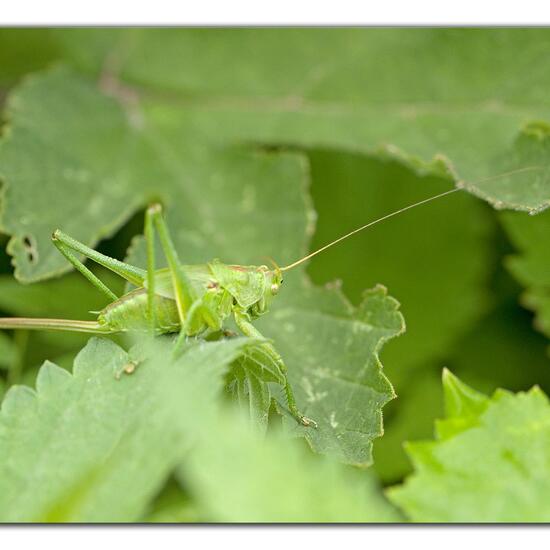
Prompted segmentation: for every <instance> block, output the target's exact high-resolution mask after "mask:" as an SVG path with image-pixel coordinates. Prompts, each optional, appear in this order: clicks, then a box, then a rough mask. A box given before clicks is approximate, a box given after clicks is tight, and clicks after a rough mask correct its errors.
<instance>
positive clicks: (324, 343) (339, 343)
mask: <svg viewBox="0 0 550 550" xmlns="http://www.w3.org/2000/svg"><path fill="white" fill-rule="evenodd" d="M289 279H291V276H290V275H289V276H287V277H286V279H285V286H286V288H285V291H284V292H283V293H281V296H280V298H279V303H278V304H277V306H274V307H273V311H272V312H271V314H270V315H268V316H266V317H265V318H262V319H260V320H259V322H258V323H257V325H258V327H259V328H260V330H262V331H263V333H264V334H265V335H266V336H267V337H269V338H273V340H274V342H275V345H276V347H277V350H278V351H279V352H280V353H281V355H282V356H283V358H284V360H285V362H286V363H287V365H288V369H289V378H290V381H291V384H292V388H293V390H294V393H295V394H296V399H297V401H298V405H299V407H300V408H301V410H302V412H303V413H304V414H305V415H306V416H308V417H309V418H312V419H313V420H315V421H316V422H317V424H318V428H317V429H315V430H312V429H310V428H304V427H302V426H299V425H298V424H297V423H296V421H295V420H294V419H292V418H291V417H290V416H289V415H286V422H285V426H286V428H287V431H288V432H289V433H290V434H292V435H295V436H298V435H300V436H303V437H305V438H306V439H307V440H308V442H309V444H310V445H311V446H312V448H313V449H314V450H315V451H317V452H321V453H328V454H330V455H331V456H333V457H336V458H338V459H339V460H341V461H343V462H347V463H351V464H360V465H369V464H370V463H371V462H372V441H373V440H374V439H375V438H377V437H380V436H381V435H382V433H383V429H382V407H383V406H384V405H385V404H386V403H387V402H388V401H389V400H390V399H393V398H394V396H395V395H394V392H393V388H392V386H391V384H390V383H389V381H388V379H387V378H386V377H385V376H384V374H383V373H382V366H381V364H380V361H379V357H378V355H379V351H380V349H381V347H382V346H383V345H384V343H385V342H386V341H387V340H389V339H391V338H393V337H395V336H397V335H399V334H400V333H401V332H402V331H403V330H404V323H403V317H402V316H401V314H400V313H399V311H398V307H399V304H398V303H397V302H396V301H395V300H394V299H393V298H391V297H388V296H387V295H386V289H385V288H384V287H382V286H378V287H376V288H374V289H372V290H369V291H366V292H365V294H364V298H363V301H362V303H361V305H360V306H359V307H357V308H353V307H352V306H351V305H349V304H347V303H346V302H345V300H344V299H343V297H342V296H341V294H340V293H339V292H338V291H337V290H335V289H333V290H327V289H323V290H321V289H317V288H315V287H310V286H309V285H306V284H305V283H304V284H301V285H300V284H299V283H297V282H296V281H292V280H289ZM287 282H288V284H287ZM263 327H265V330H264V329H263ZM272 391H273V392H274V394H275V395H279V403H280V405H281V407H280V408H281V410H282V411H285V409H286V407H285V401H284V398H283V396H282V395H281V390H280V389H277V390H275V389H273V388H272ZM275 391H277V393H275Z"/></svg>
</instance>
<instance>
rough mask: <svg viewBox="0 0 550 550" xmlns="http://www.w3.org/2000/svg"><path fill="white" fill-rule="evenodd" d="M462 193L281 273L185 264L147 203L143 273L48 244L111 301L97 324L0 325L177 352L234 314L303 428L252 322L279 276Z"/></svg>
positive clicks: (71, 243) (65, 239) (59, 240)
mask: <svg viewBox="0 0 550 550" xmlns="http://www.w3.org/2000/svg"><path fill="white" fill-rule="evenodd" d="M532 169H534V168H533V167H529V168H523V169H520V170H515V171H514V172H509V173H507V174H502V175H500V176H495V177H502V176H504V175H509V174H511V173H515V172H519V171H525V170H532ZM535 169H536V168H535ZM488 179H494V178H488ZM459 190H460V188H458V187H457V188H454V189H451V190H449V191H445V192H443V193H440V194H438V195H435V196H432V197H429V198H427V199H424V200H422V201H419V202H416V203H414V204H410V205H408V206H406V207H404V208H401V209H399V210H396V211H394V212H392V213H390V214H387V215H385V216H383V217H381V218H378V219H376V220H374V221H371V222H369V223H367V224H366V225H363V226H361V227H359V228H357V229H355V230H353V231H351V232H350V233H347V234H346V235H343V236H342V237H340V238H338V239H336V240H334V241H332V242H330V243H328V244H326V245H325V246H323V247H321V248H319V249H318V250H316V251H314V252H312V253H311V254H308V255H307V256H304V257H303V258H300V259H299V260H297V261H295V262H293V263H291V264H290V265H287V266H285V267H282V268H280V267H277V266H275V267H273V268H272V269H269V268H268V267H267V266H264V265H262V266H241V265H229V264H224V263H222V262H220V261H218V260H213V261H211V262H209V263H206V264H199V265H184V264H182V263H181V262H180V260H179V257H178V253H177V251H176V248H175V246H174V244H173V242H172V239H171V237H170V234H169V232H168V228H167V226H166V223H165V221H164V218H163V216H162V208H161V206H160V205H158V204H155V205H153V206H150V207H149V208H148V209H147V211H146V214H145V240H146V245H147V269H146V270H143V269H140V268H138V267H134V266H132V265H130V264H127V263H124V262H121V261H119V260H116V259H114V258H110V257H108V256H105V255H104V254H101V253H99V252H97V251H95V250H93V249H91V248H89V247H87V246H86V245H84V244H82V243H80V242H78V241H76V240H75V239H73V238H71V237H69V236H68V235H66V234H64V233H63V232H61V231H60V230H56V231H55V232H54V233H53V235H52V240H53V243H54V244H55V246H56V247H57V248H58V250H59V251H60V252H61V254H63V256H65V258H66V259H67V260H68V261H69V262H70V263H71V264H72V265H73V266H74V267H75V268H76V269H77V270H78V271H79V272H80V273H81V274H82V275H84V277H86V278H87V279H88V280H89V281H90V282H91V283H92V284H93V285H94V286H96V287H97V288H98V289H99V290H101V291H102V292H103V293H104V294H106V295H107V296H108V297H109V299H110V300H111V303H109V304H108V305H107V306H106V307H105V308H104V309H103V310H102V311H100V312H99V314H98V317H97V320H96V321H80V320H72V319H39V318H22V317H13V318H0V328H4V329H37V330H61V331H73V332H85V333H93V334H115V333H120V332H129V331H150V332H151V333H152V334H166V333H179V334H178V336H177V338H176V341H175V344H174V352H175V353H177V352H178V351H179V350H180V349H181V346H182V345H183V343H184V342H185V340H186V339H187V338H188V337H194V336H201V337H204V336H207V335H208V334H211V333H215V332H219V331H223V329H224V321H226V320H227V318H228V317H229V316H231V315H232V316H233V317H234V319H235V323H236V325H237V327H238V329H239V330H240V331H241V332H242V333H243V334H244V335H245V336H249V337H253V338H257V339H260V340H264V341H263V342H262V343H261V345H260V347H261V349H262V352H263V353H264V354H265V355H266V356H267V357H268V359H269V360H270V362H271V363H272V364H273V365H274V367H275V369H276V371H277V376H276V378H277V379H278V381H279V382H280V384H281V385H282V386H283V388H284V391H285V394H286V400H287V403H288V409H289V411H290V413H291V414H292V416H293V417H294V418H295V419H296V420H297V421H298V422H299V423H300V424H302V425H303V426H309V427H316V426H317V424H316V423H315V421H314V420H312V419H310V418H308V417H306V416H305V415H303V414H302V413H301V412H300V410H299V409H298V406H297V404H296V400H295V398H294V394H293V391H292V388H291V386H290V384H289V381H288V377H287V368H286V365H285V363H284V361H283V359H282V357H281V356H280V355H279V353H278V352H277V351H276V349H275V347H274V346H273V345H272V344H271V343H270V342H268V341H265V339H264V337H263V336H262V334H261V333H260V332H259V331H258V330H257V329H256V328H255V327H254V325H253V324H252V321H253V320H255V319H257V318H258V317H260V316H261V315H263V314H265V313H266V312H267V311H268V309H269V306H270V304H271V302H272V301H273V298H274V297H275V295H276V294H277V293H278V292H279V290H280V287H281V285H282V283H283V275H282V274H283V272H284V271H288V270H290V269H292V268H294V267H296V266H298V265H300V264H302V263H304V262H305V261H307V260H309V259H310V258H312V257H313V256H316V255H317V254H320V253H321V252H323V251H325V250H327V249H328V248H329V247H331V246H334V245H336V244H337V243H340V242H341V241H343V240H344V239H347V238H349V237H351V236H352V235H355V234H356V233H359V232H360V231H363V230H364V229H367V228H368V227H371V226H373V225H375V224H377V223H380V222H382V221H384V220H387V219H388V218H391V217H393V216H396V215H398V214H401V213H402V212H405V211H406V210H410V209H412V208H415V207H417V206H420V205H422V204H426V203H428V202H430V201H433V200H436V199H439V198H441V197H444V196H446V195H449V194H451V193H454V192H456V191H459ZM155 230H156V231H157V234H158V237H159V240H160V243H161V247H162V249H163V252H164V255H165V256H166V260H167V263H168V267H167V268H164V269H157V268H156V266H155V235H154V231H155ZM77 255H84V256H85V257H86V258H89V259H90V260H92V261H94V262H96V263H98V264H99V265H102V266H103V267H105V268H107V269H109V270H111V271H113V272H114V273H116V274H117V275H119V276H121V277H122V278H124V279H125V280H126V281H128V282H129V283H131V284H132V285H134V286H135V287H136V288H135V289H134V290H131V291H129V292H127V293H126V294H124V295H123V296H121V297H118V296H116V295H115V294H114V293H113V292H112V291H111V290H110V289H109V288H108V287H107V286H106V285H105V284H104V283H103V282H102V281H101V280H100V279H99V278H98V277H97V276H96V275H94V273H92V271H90V270H89V269H88V268H87V267H86V266H85V265H84V264H83V263H82V262H81V261H80V260H79V259H78V257H77ZM132 369H133V366H130V368H129V369H128V370H127V372H131V370H132Z"/></svg>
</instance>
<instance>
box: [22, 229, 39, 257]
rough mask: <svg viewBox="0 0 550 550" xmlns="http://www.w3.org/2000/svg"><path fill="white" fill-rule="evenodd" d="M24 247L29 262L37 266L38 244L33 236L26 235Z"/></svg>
mask: <svg viewBox="0 0 550 550" xmlns="http://www.w3.org/2000/svg"><path fill="white" fill-rule="evenodd" d="M22 241H23V247H24V249H25V252H26V253H27V260H28V261H29V263H31V264H35V263H36V262H37V261H38V250H37V249H36V242H35V240H34V238H33V237H32V236H31V235H25V236H24V237H23V239H22Z"/></svg>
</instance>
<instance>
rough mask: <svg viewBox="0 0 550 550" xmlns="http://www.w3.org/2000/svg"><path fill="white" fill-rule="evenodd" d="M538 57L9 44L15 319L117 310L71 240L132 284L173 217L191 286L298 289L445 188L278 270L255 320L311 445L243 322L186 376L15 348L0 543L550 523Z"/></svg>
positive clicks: (9, 235)
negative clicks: (287, 528) (61, 531)
mask: <svg viewBox="0 0 550 550" xmlns="http://www.w3.org/2000/svg"><path fill="white" fill-rule="evenodd" d="M549 38H550V30H549V29H544V28H540V29H519V28H507V29H505V28H502V29H489V28H484V29H467V28H461V29H459V28H450V29H441V28H440V29H437V28H424V29H421V28H418V29H413V28H394V29H391V28H384V29H382V28H370V29H369V28H339V29H334V28H333V29H328V28H269V29H268V28H263V29H262V28H241V29H219V28H188V29H185V28H171V29H168V28H166V29H154V28H121V29H116V28H104V29H97V28H95V29H92V28H88V29H84V28H78V29H76V28H75V29H67V28H60V29H0V189H1V191H0V202H1V205H0V206H1V208H0V231H1V232H2V235H1V236H0V237H1V238H0V243H1V247H0V248H2V249H4V248H5V249H6V250H5V251H4V250H2V251H0V317H9V316H22V317H54V318H70V319H81V320H92V319H94V318H95V316H96V313H94V312H97V311H98V310H101V309H102V308H104V307H105V306H106V305H107V303H108V302H107V300H106V298H105V297H104V296H103V295H102V294H101V293H100V292H98V291H97V290H96V289H94V288H93V287H92V286H90V285H89V284H88V282H87V281H86V280H85V279H84V278H83V277H81V276H80V274H75V273H69V271H71V266H70V265H69V264H68V263H67V262H66V260H65V259H64V258H63V256H62V255H61V254H59V252H58V251H57V250H56V248H55V246H52V243H51V234H52V232H53V231H54V230H55V229H56V228H59V229H61V230H62V231H64V232H65V233H67V234H69V235H71V236H72V237H74V238H76V239H78V240H79V241H81V242H83V243H85V244H87V245H89V246H91V247H94V248H97V249H99V250H100V251H101V252H103V253H105V254H107V255H109V256H112V257H116V258H117V259H119V260H123V261H126V262H129V263H131V264H133V265H137V266H140V267H145V265H146V261H145V242H144V239H143V236H142V235H143V219H144V215H143V214H144V210H145V208H146V207H147V206H148V205H150V204H151V203H153V202H157V201H158V202H161V203H162V205H163V207H164V211H165V213H166V218H167V223H168V226H169V230H170V233H171V235H172V236H173V239H174V242H175V246H176V248H177V250H178V254H179V255H180V258H181V260H182V261H183V263H184V264H198V263H205V262H209V261H211V260H213V259H215V258H219V259H220V260H221V261H222V262H226V263H229V264H237V265H261V264H270V263H271V262H272V261H274V262H275V263H276V264H278V265H280V266H282V267H284V266H288V265H289V264H291V263H293V262H295V261H296V260H298V259H299V258H303V257H304V256H305V255H307V254H308V252H312V251H314V250H317V249H319V248H320V247H322V246H323V245H325V244H326V243H328V242H330V241H332V240H334V239H337V238H338V237H340V236H341V235H343V234H345V233H347V232H348V231H350V230H352V229H355V228H357V227H358V226H361V225H363V224H366V223H368V222H370V221H372V220H375V219H377V218H380V217H382V216H385V215H387V214H390V213H391V212H394V211H396V210H399V209H401V208H404V207H407V206H408V205H410V204H412V203H415V202H417V201H422V200H423V199H426V198H428V197H431V196H433V195H437V194H439V193H442V192H444V191H447V190H451V189H453V186H454V187H457V188H458V190H459V192H457V193H454V194H452V195H449V196H448V197H445V198H442V199H438V200H437V201H434V202H430V203H429V204H424V205H422V206H421V207H419V208H417V209H414V210H410V211H407V212H403V213H401V214H400V215H399V216H396V217H392V219H388V220H386V221H384V222H383V223H380V224H379V225H377V226H376V227H372V228H370V229H369V230H368V231H366V232H365V233H362V234H360V235H356V236H354V237H353V238H352V239H349V240H346V241H344V242H342V243H339V244H338V245H337V246H335V247H333V248H330V250H327V251H325V252H323V253H322V254H320V255H318V256H315V257H314V258H312V259H310V260H308V261H307V262H306V263H304V264H300V265H299V266H297V267H296V268H295V269H292V270H289V271H284V272H283V274H284V285H283V286H282V287H281V289H280V292H279V293H278V295H277V297H276V298H275V299H274V301H273V304H272V305H271V307H270V311H269V312H268V313H267V314H265V315H263V316H261V317H260V318H259V319H254V320H253V323H254V325H255V326H256V327H257V329H258V330H259V331H260V332H261V334H262V335H263V337H264V338H265V339H266V340H268V341H269V342H271V343H272V344H273V345H274V347H275V348H276V349H277V351H278V352H279V353H280V354H281V356H282V357H283V359H284V361H285V363H286V365H287V367H288V377H289V380H290V382H291V385H292V388H293V390H294V393H295V395H296V400H297V404H298V406H299V409H300V410H301V411H303V412H304V414H306V415H307V416H308V417H311V418H313V419H314V420H315V421H316V422H317V423H318V428H317V429H313V428H305V427H303V426H301V425H299V424H297V422H296V421H295V419H294V418H292V417H291V416H290V414H289V412H288V410H287V400H286V397H285V395H284V392H283V390H282V387H281V385H280V384H279V383H278V382H280V379H278V378H277V377H276V376H273V372H276V369H275V368H274V366H273V364H272V363H271V361H272V360H271V359H269V358H268V357H266V355H265V351H263V350H262V349H261V348H260V347H258V342H257V341H255V340H251V339H247V338H242V337H239V336H238V331H237V330H236V329H237V327H236V326H235V325H234V323H233V321H231V320H228V324H227V326H226V327H224V328H225V329H227V331H226V332H223V333H217V334H211V335H209V336H208V338H207V340H204V339H197V340H195V339H189V340H188V341H187V342H186V343H185V349H184V353H183V355H182V356H181V357H180V358H179V359H178V360H174V359H173V358H172V357H171V356H170V355H169V351H168V350H169V348H170V347H171V338H170V337H162V338H157V339H156V340H155V343H154V344H153V343H152V342H149V340H148V338H145V337H140V340H141V341H140V342H139V345H136V342H135V340H134V339H133V338H132V337H131V335H119V336H116V337H113V338H110V339H97V338H93V339H89V337H88V336H86V335H78V334H66V333H62V332H57V333H56V332H40V331H35V332H33V331H27V330H15V331H6V332H2V333H0V398H2V408H1V412H0V521H6V522H7V521H14V522H17V521H46V522H48V521H49V522H51V521H59V522H64V521H67V522H75V521H81V522H86V521H89V522H97V521H105V522H111V521H113V522H114V521H121V522H126V521H128V522H130V521H134V522H135V521H143V522H253V521H254V522H275V521H281V522H304V521H309V522H322V521H330V522H384V521H411V520H412V521H434V522H435V521H491V522H496V521H543V520H545V521H550V510H549V509H548V506H547V504H546V500H548V499H546V498H545V495H546V493H548V489H549V487H548V486H547V485H548V484H547V482H546V478H547V477H548V472H547V464H548V463H550V459H549V457H548V456H547V455H548V453H549V452H550V447H549V446H548V444H547V443H548V441H549V440H550V438H549V435H548V433H547V430H546V425H550V423H549V422H548V414H549V413H548V402H547V399H546V397H545V396H544V394H543V392H545V393H546V394H548V392H549V391H550V360H549V355H548V350H549V349H550V348H549V346H548V337H549V336H550V301H549V296H550V292H549V289H550V273H549V271H548V266H549V265H550V263H549V262H548V261H547V256H548V250H547V248H548V246H547V244H546V243H547V241H548V235H549V234H550V225H549V220H550V217H549V215H548V212H543V210H544V209H545V208H547V207H548V206H549V205H550V172H549V168H548V166H550V163H549V162H548V160H549V158H550V157H549V152H550V147H549V144H550V140H549V139H550V138H549V136H550V100H549V98H548V86H549V84H550V77H549V76H548V75H549V74H550V73H549V71H548V70H547V67H546V65H545V63H544V53H545V52H546V50H547V44H548V39H549ZM541 60H542V61H541ZM480 199H483V200H480ZM503 209H509V210H517V211H521V212H497V210H503ZM527 212H528V213H531V214H536V215H533V216H529V215H527ZM156 249H157V250H156V251H157V265H158V266H159V267H161V266H163V265H165V260H164V258H163V256H162V254H161V250H160V247H159V246H157V247H156ZM271 259H273V260H271ZM87 265H89V266H90V267H91V268H92V269H93V270H94V272H95V273H97V275H98V276H100V277H101V278H102V279H103V280H105V282H106V283H107V286H109V287H110V288H112V289H113V291H114V292H115V294H116V295H118V296H120V295H122V294H123V293H124V292H125V291H127V290H129V289H130V288H131V285H128V284H125V283H124V281H121V280H119V279H118V278H117V277H114V276H113V275H112V274H111V273H106V272H105V270H103V269H99V268H96V267H93V266H92V265H90V262H88V263H87ZM365 289H370V290H365ZM394 297H395V298H394ZM404 318H405V319H406V321H407V323H406V325H407V326H406V328H407V330H406V333H405V321H404ZM232 331H233V332H235V333H237V336H235V335H233V334H232ZM126 336H128V338H127V337H126ZM134 336H135V335H134ZM396 336H400V337H399V338H395V337H396ZM389 340H392V342H389ZM150 346H153V347H150ZM130 359H132V360H133V359H139V360H140V361H139V363H140V364H139V366H138V367H137V370H136V372H135V373H134V374H132V375H131V376H128V375H124V376H122V377H121V379H120V380H117V379H116V376H115V375H117V373H118V374H119V373H120V371H121V370H122V369H123V367H124V366H125V365H128V362H129V360H130ZM382 364H383V365H384V369H383V370H382ZM444 367H447V368H448V369H450V370H452V372H454V373H455V375H456V376H453V375H451V374H450V372H449V371H444V372H445V373H444V383H443V386H442V385H441V383H440V375H441V371H442V369H443V368H444ZM270 373H271V374H270ZM279 376H280V375H279ZM457 377H459V378H460V380H459V378H457ZM461 380H463V381H464V382H461ZM470 386H471V387H475V388H477V390H478V391H474V390H472V389H471V388H470ZM533 386H536V387H537V388H539V387H540V388H541V389H530V388H533ZM497 388H505V389H497ZM480 392H483V393H480ZM510 392H519V393H517V394H513V393H510ZM485 394H487V395H491V394H492V397H490V398H489V397H487V396H486V395H485ZM235 405H237V406H235ZM443 415H445V419H444V420H441V421H436V419H437V418H441V417H442V416H443ZM434 422H435V426H436V433H435V440H433V441H429V440H430V439H431V438H432V437H434V435H433V426H434ZM415 440H420V441H421V442H420V443H406V442H407V441H415ZM404 445H405V449H406V450H407V452H408V454H409V457H410V458H411V459H412V465H411V461H410V460H409V458H407V454H406V452H405V450H404ZM412 469H414V472H413V473H411V472H412ZM404 480H405V481H404ZM400 483H401V485H399V484H400ZM389 485H391V487H390V489H388V493H387V494H389V495H390V498H391V503H390V501H389V500H388V499H387V496H386V495H384V493H383V492H382V490H381V489H380V487H381V486H386V487H387V486H389Z"/></svg>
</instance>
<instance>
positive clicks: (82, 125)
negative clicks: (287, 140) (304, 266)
mask: <svg viewBox="0 0 550 550" xmlns="http://www.w3.org/2000/svg"><path fill="white" fill-rule="evenodd" d="M130 107H131V106H128V105H126V104H121V103H119V101H118V100H117V99H115V98H112V97H110V96H107V95H106V94H105V93H102V91H101V90H99V89H98V88H97V87H96V85H95V84H94V83H92V82H91V81H88V80H86V79H83V78H81V77H79V76H77V75H75V74H74V73H71V72H69V71H66V70H62V69H56V70H53V71H50V72H48V73H45V74H42V75H40V76H36V77H34V78H31V79H28V80H27V81H25V83H24V84H23V85H21V86H20V87H19V88H17V89H16V91H14V92H13V94H12V95H11V96H10V101H9V107H8V116H9V120H10V127H9V129H8V131H7V135H6V137H5V139H4V142H3V144H2V147H1V148H0V176H1V177H2V178H3V179H4V181H5V196H4V201H5V204H6V208H5V209H4V215H3V221H2V229H3V230H4V231H5V232H7V233H9V234H11V235H12V239H11V241H10V243H9V246H8V250H9V252H10V253H11V254H12V255H13V256H14V264H15V266H16V272H15V273H16V276H17V277H18V278H19V279H21V280H24V281H31V280H33V281H34V280H37V279H42V278H45V277H49V276H51V275H53V274H55V273H59V272H61V271H64V270H67V269H68V266H67V262H66V261H64V259H63V258H62V256H61V255H60V254H59V253H58V251H57V250H56V249H55V247H53V246H52V244H51V242H50V235H51V233H52V231H53V230H54V229H55V228H56V227H59V228H61V229H63V231H64V232H65V233H67V234H69V235H71V236H72V237H74V238H76V239H78V240H80V241H83V242H85V243H86V244H89V245H94V244H95V243H97V241H98V240H99V239H100V238H102V237H105V236H107V235H110V234H112V233H113V232H114V230H115V229H116V228H118V227H120V226H121V225H122V224H123V223H124V221H126V220H127V219H128V218H129V217H130V215H131V214H133V213H134V212H135V211H136V210H138V209H140V208H142V207H144V206H145V205H147V203H149V202H151V201H152V200H158V199H161V200H162V201H163V202H164V204H165V206H166V208H167V210H168V213H169V218H170V219H171V220H172V223H171V227H172V229H173V231H174V233H175V235H174V236H175V238H176V240H177V241H178V242H179V243H180V244H181V245H182V246H181V248H180V254H181V258H182V260H183V261H184V262H187V263H190V262H193V261H197V257H199V258H200V261H206V260H211V259H212V255H211V252H212V251H216V253H217V254H218V255H219V256H220V258H221V259H225V260H226V261H231V262H236V263H241V264H246V263H251V262H254V263H261V260H260V259H261V258H262V257H263V256H265V255H270V256H277V260H278V261H280V262H281V263H284V262H289V261H291V260H292V259H294V255H295V254H296V252H295V251H296V247H292V246H291V244H290V243H291V239H292V237H293V236H294V235H296V234H299V233H301V232H302V231H303V229H302V224H303V223H304V221H303V216H301V217H297V215H296V214H295V212H293V211H292V210H291V208H292V202H291V201H292V197H293V196H295V195H296V194H301V186H302V185H303V183H302V182H303V180H304V170H305V165H304V161H303V159H302V158H301V157H300V156H298V155H296V154H280V155H274V154H268V153H253V152H252V153H251V152H245V151H244V150H242V149H232V150H217V149H215V150H213V149H208V148H205V147H204V145H202V144H201V143H200V142H198V141H197V140H196V139H195V138H192V136H190V135H189V134H188V133H186V132H185V130H184V129H183V128H182V124H183V122H184V120H185V113H183V112H180V111H179V110H178V109H176V110H174V111H173V112H172V113H171V115H170V117H168V118H167V119H162V118H161V117H159V118H155V117H154V116H153V115H152V114H151V113H150V111H149V110H147V109H145V107H144V108H143V109H141V108H140V107H139V108H138V107H136V109H138V110H137V111H135V112H134V110H132V109H131V108H130ZM128 109H129V110H128ZM90 113H93V116H90ZM30 188H32V192H30V191H29V189H30ZM75 189H78V192H75ZM289 194H290V195H289ZM300 206H301V205H300ZM301 208H302V209H303V207H302V206H301ZM265 209H267V210H268V211H269V215H266V210H265ZM283 222H284V223H283ZM276 227H277V229H275V228H276ZM301 252H302V250H301V249H300V253H301Z"/></svg>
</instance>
